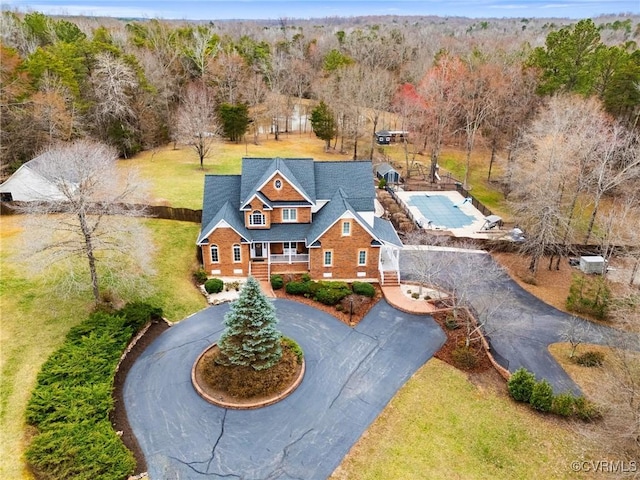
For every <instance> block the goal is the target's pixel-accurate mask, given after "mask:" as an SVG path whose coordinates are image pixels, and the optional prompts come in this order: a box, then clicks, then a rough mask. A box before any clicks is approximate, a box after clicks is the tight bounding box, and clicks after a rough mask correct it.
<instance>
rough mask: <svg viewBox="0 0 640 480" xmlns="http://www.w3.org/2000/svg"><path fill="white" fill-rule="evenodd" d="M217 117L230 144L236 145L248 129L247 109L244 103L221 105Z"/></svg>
mask: <svg viewBox="0 0 640 480" xmlns="http://www.w3.org/2000/svg"><path fill="white" fill-rule="evenodd" d="M218 116H219V117H220V123H221V124H222V130H223V131H224V135H225V136H226V137H228V138H229V140H231V141H232V142H236V143H238V142H239V141H240V140H241V139H242V136H243V135H244V134H245V133H246V132H247V128H249V121H250V119H249V107H247V105H246V104H244V103H238V104H236V105H231V104H230V103H223V104H222V105H220V107H219V108H218Z"/></svg>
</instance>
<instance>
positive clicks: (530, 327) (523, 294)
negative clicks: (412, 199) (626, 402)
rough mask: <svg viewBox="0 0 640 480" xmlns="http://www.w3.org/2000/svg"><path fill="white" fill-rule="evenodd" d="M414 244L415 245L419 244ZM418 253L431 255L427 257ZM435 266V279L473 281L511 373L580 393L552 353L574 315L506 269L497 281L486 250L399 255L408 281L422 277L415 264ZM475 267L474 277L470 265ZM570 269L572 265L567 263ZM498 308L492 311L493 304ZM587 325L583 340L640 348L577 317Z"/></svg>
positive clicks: (631, 338)
mask: <svg viewBox="0 0 640 480" xmlns="http://www.w3.org/2000/svg"><path fill="white" fill-rule="evenodd" d="M414 248H415V247H414ZM415 255H426V256H430V258H429V260H428V261H426V260H425V261H423V260H420V259H416V257H415ZM416 263H418V264H420V265H426V266H430V265H435V267H433V268H432V269H433V271H434V272H435V273H434V278H433V280H435V281H436V282H442V284H444V285H447V284H451V283H452V282H453V283H455V284H458V285H459V284H460V282H465V281H466V282H468V284H469V288H468V292H467V293H468V298H469V303H470V304H471V305H472V306H473V307H474V308H475V310H476V311H477V312H485V313H487V312H488V314H487V321H486V325H487V327H486V330H487V334H488V335H489V340H490V343H491V348H492V350H493V352H494V356H495V357H496V360H497V361H498V362H499V363H500V364H501V365H502V366H503V367H505V368H507V369H508V370H509V371H510V372H514V371H515V370H517V369H518V368H520V367H524V368H526V369H527V370H529V371H531V372H533V373H535V374H536V377H537V378H546V379H547V380H548V381H549V383H551V385H552V386H553V388H554V390H555V391H556V392H564V391H571V392H573V393H576V394H580V393H581V392H580V389H579V387H578V386H577V385H576V384H575V383H574V382H573V380H571V378H570V377H569V376H568V375H567V373H566V372H565V371H564V370H563V369H562V367H561V366H560V365H559V364H558V362H556V361H555V359H554V358H553V356H552V355H551V354H550V353H549V350H548V347H549V345H550V344H552V343H557V342H562V341H564V340H563V338H562V333H563V332H564V331H565V330H566V328H567V323H568V322H569V320H570V319H571V317H572V316H571V315H569V314H567V313H565V312H562V311H560V310H558V309H556V308H554V307H552V306H550V305H547V304H546V303H544V302H543V301H541V300H539V299H538V298H536V297H534V296H533V295H531V294H530V293H529V292H527V291H526V290H524V289H523V288H522V287H520V286H519V285H518V284H517V283H516V282H515V281H513V280H512V279H511V278H510V277H509V276H508V275H506V273H505V274H504V275H503V276H502V278H499V279H495V278H494V277H493V276H492V275H489V274H488V273H487V272H490V271H491V270H492V269H495V268H496V263H495V261H494V260H493V258H492V257H491V256H490V255H488V254H487V253H486V252H481V253H478V251H461V250H458V251H456V250H455V249H426V248H422V249H419V250H417V251H416V250H411V249H405V250H404V251H403V252H402V254H401V255H400V270H401V272H402V278H403V279H411V278H413V279H417V276H416V270H415V265H416ZM470 268H473V271H472V272H471V274H472V275H470V272H469V269H470ZM565 268H567V267H565ZM491 302H494V303H496V304H497V305H498V308H494V309H492V308H491V306H490V305H488V303H491ZM578 321H579V322H581V323H582V325H583V326H584V333H583V338H584V341H583V343H593V344H600V345H621V342H623V341H624V342H625V345H626V347H627V348H633V349H636V350H638V349H640V338H639V337H638V336H637V335H633V334H629V333H626V334H624V335H623V336H621V335H620V332H618V331H616V330H614V329H612V328H608V327H606V326H602V325H598V324H594V323H592V322H588V321H587V320H582V319H578Z"/></svg>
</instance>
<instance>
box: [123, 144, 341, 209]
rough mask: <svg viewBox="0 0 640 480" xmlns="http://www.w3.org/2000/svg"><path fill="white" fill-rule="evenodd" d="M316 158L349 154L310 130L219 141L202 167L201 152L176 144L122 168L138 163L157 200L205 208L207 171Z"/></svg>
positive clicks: (235, 171) (225, 171) (236, 170)
mask: <svg viewBox="0 0 640 480" xmlns="http://www.w3.org/2000/svg"><path fill="white" fill-rule="evenodd" d="M247 156H248V157H265V158H271V157H282V158H289V157H290V158H300V157H304V158H314V159H316V160H344V159H347V158H348V157H347V156H346V155H340V154H338V153H336V152H334V151H329V152H325V151H324V142H323V141H322V140H319V139H318V138H316V136H315V135H314V134H309V133H303V134H299V133H290V134H281V135H280V139H279V140H278V141H277V142H276V141H275V140H274V139H273V138H269V139H265V138H262V139H261V140H260V144H259V145H254V144H253V143H247V144H235V143H229V142H224V143H218V144H215V145H214V147H213V148H212V150H211V154H210V156H209V157H207V158H205V160H204V170H202V169H200V162H199V160H198V156H197V155H196V153H195V152H194V150H192V149H191V148H189V147H186V146H183V145H179V146H178V148H177V149H174V148H173V145H167V146H165V147H162V148H158V149H155V150H150V151H146V152H142V153H140V154H139V155H136V156H135V157H133V158H132V159H130V160H122V161H121V162H120V167H121V168H123V169H126V168H129V167H135V168H137V169H138V171H139V172H140V176H141V177H142V178H143V179H145V180H146V181H148V182H149V183H150V190H151V191H150V193H151V197H152V199H153V200H152V202H151V203H154V204H157V205H160V204H166V205H170V206H172V207H184V208H192V209H199V208H202V187H203V184H204V175H206V174H238V173H240V166H241V160H242V157H247Z"/></svg>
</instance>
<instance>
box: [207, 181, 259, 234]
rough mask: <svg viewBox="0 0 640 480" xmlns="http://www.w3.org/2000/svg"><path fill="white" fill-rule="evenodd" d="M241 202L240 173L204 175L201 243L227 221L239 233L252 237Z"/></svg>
mask: <svg viewBox="0 0 640 480" xmlns="http://www.w3.org/2000/svg"><path fill="white" fill-rule="evenodd" d="M239 203H240V175H206V176H205V177H204V199H203V202H202V229H201V230H200V235H199V236H198V242H197V243H198V244H201V243H202V242H203V241H204V240H205V239H206V238H207V237H208V236H209V235H210V234H211V232H212V231H213V229H214V228H215V227H216V226H217V225H218V224H219V223H220V222H221V221H225V222H226V223H228V224H229V226H230V227H231V228H233V229H234V230H235V231H236V232H237V233H238V234H239V235H241V236H242V237H244V238H245V239H247V240H249V239H250V232H249V230H248V229H247V228H245V226H244V214H243V213H242V212H241V211H240V209H239V208H238V205H239Z"/></svg>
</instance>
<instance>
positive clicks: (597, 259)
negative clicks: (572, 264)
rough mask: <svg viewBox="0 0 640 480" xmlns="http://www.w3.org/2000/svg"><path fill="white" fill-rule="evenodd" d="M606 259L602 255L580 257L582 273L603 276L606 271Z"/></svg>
mask: <svg viewBox="0 0 640 480" xmlns="http://www.w3.org/2000/svg"><path fill="white" fill-rule="evenodd" d="M605 264H606V262H605V259H604V257H602V256H600V255H591V256H582V257H580V271H582V272H584V273H597V274H599V275H602V274H603V273H604V271H605Z"/></svg>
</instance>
